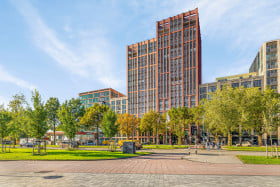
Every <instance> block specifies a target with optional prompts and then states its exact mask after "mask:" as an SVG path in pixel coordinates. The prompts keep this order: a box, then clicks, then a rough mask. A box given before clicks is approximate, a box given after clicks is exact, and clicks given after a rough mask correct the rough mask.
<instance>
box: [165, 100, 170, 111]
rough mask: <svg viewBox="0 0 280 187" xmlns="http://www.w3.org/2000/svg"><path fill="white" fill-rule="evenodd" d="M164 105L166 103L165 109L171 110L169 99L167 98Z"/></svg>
mask: <svg viewBox="0 0 280 187" xmlns="http://www.w3.org/2000/svg"><path fill="white" fill-rule="evenodd" d="M164 105H165V110H169V102H168V99H166V100H165V102H164Z"/></svg>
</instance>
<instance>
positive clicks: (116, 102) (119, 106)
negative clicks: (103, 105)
mask: <svg viewBox="0 0 280 187" xmlns="http://www.w3.org/2000/svg"><path fill="white" fill-rule="evenodd" d="M110 107H111V109H112V110H113V111H114V112H116V113H117V114H125V113H127V97H118V98H112V99H111V100H110Z"/></svg>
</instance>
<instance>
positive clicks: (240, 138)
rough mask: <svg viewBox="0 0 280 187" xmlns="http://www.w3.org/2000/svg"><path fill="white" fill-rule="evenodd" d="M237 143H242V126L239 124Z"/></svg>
mask: <svg viewBox="0 0 280 187" xmlns="http://www.w3.org/2000/svg"><path fill="white" fill-rule="evenodd" d="M239 145H242V126H241V125H239Z"/></svg>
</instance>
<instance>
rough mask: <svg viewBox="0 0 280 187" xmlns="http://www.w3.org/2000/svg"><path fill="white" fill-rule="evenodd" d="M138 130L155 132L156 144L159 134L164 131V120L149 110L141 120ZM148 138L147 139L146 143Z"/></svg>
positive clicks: (158, 114)
mask: <svg viewBox="0 0 280 187" xmlns="http://www.w3.org/2000/svg"><path fill="white" fill-rule="evenodd" d="M140 130H141V131H143V132H151V131H153V132H155V133H156V135H157V144H158V143H159V136H158V135H159V133H163V132H165V131H166V129H165V119H164V117H163V115H161V114H160V113H159V112H155V111H153V110H150V111H149V112H148V113H146V114H145V115H144V116H143V118H142V119H141V124H140ZM149 140H150V137H148V141H149Z"/></svg>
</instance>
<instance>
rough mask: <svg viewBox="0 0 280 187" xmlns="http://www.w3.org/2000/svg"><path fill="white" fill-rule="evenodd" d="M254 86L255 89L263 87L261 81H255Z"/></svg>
mask: <svg viewBox="0 0 280 187" xmlns="http://www.w3.org/2000/svg"><path fill="white" fill-rule="evenodd" d="M253 84H254V87H261V86H262V81H261V80H254V82H253Z"/></svg>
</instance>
